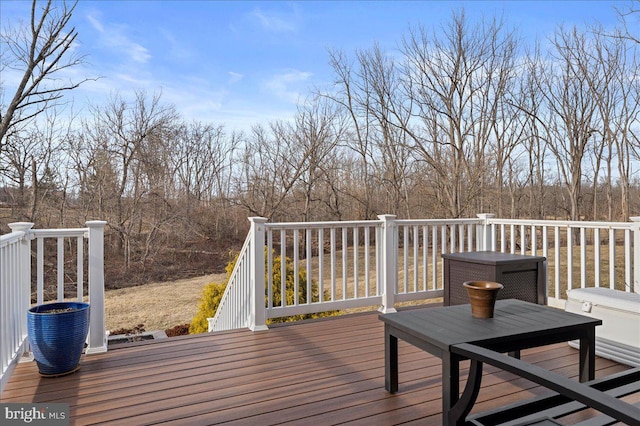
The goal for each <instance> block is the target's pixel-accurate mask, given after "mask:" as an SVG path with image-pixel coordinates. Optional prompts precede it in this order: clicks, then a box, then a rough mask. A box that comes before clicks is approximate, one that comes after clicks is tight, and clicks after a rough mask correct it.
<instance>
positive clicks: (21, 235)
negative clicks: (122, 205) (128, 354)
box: [0, 221, 107, 390]
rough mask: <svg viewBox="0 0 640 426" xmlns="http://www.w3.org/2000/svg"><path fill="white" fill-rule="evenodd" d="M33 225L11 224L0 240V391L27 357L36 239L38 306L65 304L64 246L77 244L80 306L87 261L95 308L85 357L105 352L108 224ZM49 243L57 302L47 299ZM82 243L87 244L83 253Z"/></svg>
mask: <svg viewBox="0 0 640 426" xmlns="http://www.w3.org/2000/svg"><path fill="white" fill-rule="evenodd" d="M33 225H34V224H33V223H31V222H15V223H10V224H9V228H10V229H11V231H12V232H11V233H9V234H7V235H2V236H0V368H1V371H0V374H1V375H0V390H1V389H2V388H4V385H5V384H6V382H7V381H8V377H9V375H10V373H11V371H12V370H13V368H14V367H15V364H16V363H17V362H18V360H19V359H20V358H21V357H22V355H23V354H24V353H25V352H28V349H29V348H28V336H27V314H26V312H27V310H28V309H29V307H30V306H31V268H32V261H31V257H32V254H31V253H32V241H33V240H35V250H34V251H35V257H36V304H42V303H46V302H52V301H62V300H64V297H65V296H64V295H65V291H64V284H65V282H64V277H65V261H64V244H65V240H68V239H71V240H73V239H75V240H76V252H75V255H76V267H75V272H76V277H77V280H76V281H77V282H76V285H77V291H76V298H77V300H79V301H82V300H83V299H84V298H85V295H84V294H83V291H84V283H85V270H84V264H85V261H86V262H87V265H88V271H87V280H86V281H87V283H88V300H89V302H90V304H91V316H90V323H89V336H88V338H87V347H86V349H85V353H86V354H93V353H101V352H106V350H107V336H106V330H105V319H104V227H105V225H106V222H104V221H87V222H86V225H87V227H86V228H74V229H32V227H33ZM45 239H55V240H56V242H57V247H56V250H57V256H56V258H57V263H56V274H57V277H56V284H57V291H56V298H55V300H45V292H44V283H45V273H44V252H45V250H44V247H45ZM84 240H87V250H86V254H85V247H84Z"/></svg>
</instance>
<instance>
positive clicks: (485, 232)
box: [476, 213, 496, 251]
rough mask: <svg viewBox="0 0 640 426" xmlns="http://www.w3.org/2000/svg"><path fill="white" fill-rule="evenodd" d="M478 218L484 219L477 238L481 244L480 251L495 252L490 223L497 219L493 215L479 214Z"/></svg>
mask: <svg viewBox="0 0 640 426" xmlns="http://www.w3.org/2000/svg"><path fill="white" fill-rule="evenodd" d="M476 216H478V218H480V219H482V225H481V226H480V227H479V229H478V233H477V235H476V238H477V239H478V241H479V242H480V248H479V250H482V251H486V250H493V249H494V247H493V232H491V224H490V223H489V219H493V218H494V217H496V215H495V214H493V213H478V214H476Z"/></svg>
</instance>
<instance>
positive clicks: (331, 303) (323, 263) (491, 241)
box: [210, 214, 640, 330]
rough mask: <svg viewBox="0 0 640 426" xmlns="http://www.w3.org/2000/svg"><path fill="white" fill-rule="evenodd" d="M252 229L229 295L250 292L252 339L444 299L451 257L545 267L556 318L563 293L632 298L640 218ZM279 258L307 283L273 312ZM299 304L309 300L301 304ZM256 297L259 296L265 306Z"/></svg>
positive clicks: (389, 221) (488, 218)
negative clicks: (315, 319)
mask: <svg viewBox="0 0 640 426" xmlns="http://www.w3.org/2000/svg"><path fill="white" fill-rule="evenodd" d="M256 220H259V225H263V226H258V224H257V223H256V222H255V221H256ZM250 221H251V222H252V230H251V231H250V233H249V235H248V237H247V238H248V240H250V241H249V242H247V243H246V244H247V245H248V246H249V247H250V249H247V250H243V253H242V254H241V258H240V259H239V260H238V263H240V262H242V261H243V260H242V257H243V256H246V258H247V260H246V263H243V265H245V267H249V270H246V269H242V270H240V269H239V270H238V271H234V273H233V274H232V277H231V279H230V281H229V282H230V284H229V286H239V287H243V288H246V287H247V286H249V287H250V290H249V295H248V296H247V297H248V298H250V299H251V300H250V301H245V302H243V303H250V304H251V309H252V314H247V317H246V318H245V319H243V321H240V322H241V323H243V324H249V325H248V327H249V328H251V329H252V330H260V329H265V328H266V320H268V319H270V318H277V317H284V316H291V315H301V314H310V313H317V312H325V311H331V310H336V309H350V308H361V307H364V306H377V307H379V310H380V311H382V312H393V311H394V310H395V306H396V304H397V303H400V302H411V301H416V300H428V299H433V298H437V297H442V296H443V293H444V292H443V287H444V271H443V267H442V261H441V258H442V255H443V254H447V253H456V252H468V251H482V250H492V251H499V252H508V253H520V254H529V255H533V256H537V255H542V256H544V257H546V258H547V261H546V262H545V269H546V274H545V276H546V279H547V280H548V282H547V287H549V285H551V286H552V287H551V289H552V291H551V292H550V293H549V299H548V300H549V301H548V304H549V305H551V306H555V307H559V308H564V305H565V303H566V294H565V292H566V290H568V289H571V288H576V287H577V286H580V287H600V286H604V285H606V286H608V287H610V288H615V289H618V290H622V291H628V292H629V291H635V292H638V293H640V217H632V218H631V222H598V221H593V222H587V221H556V220H529V219H526V220H522V219H499V218H495V217H494V215H492V214H478V215H477V217H476V218H462V219H397V218H396V217H395V216H394V215H381V216H378V220H363V221H337V222H336V221H333V222H299V223H292V222H285V223H269V222H268V221H267V219H266V218H250ZM258 230H259V231H258ZM603 252H606V253H607V255H606V256H603V255H602V253H603ZM265 254H266V257H264V255H265ZM576 255H577V259H578V260H577V261H576ZM277 257H279V259H280V262H281V265H280V267H281V270H284V269H285V268H286V267H287V262H290V263H292V265H293V270H294V271H298V272H300V271H304V276H306V277H307V280H306V288H301V285H302V283H301V282H299V273H296V274H294V278H293V279H294V283H293V288H294V291H293V294H294V300H293V301H289V302H287V301H286V298H281V302H280V304H278V305H276V304H274V297H273V296H274V291H273V289H274V286H276V287H275V288H278V289H279V290H280V293H281V294H284V293H285V292H286V286H287V283H286V277H285V276H284V275H285V274H281V278H282V281H281V282H277V283H274V282H273V271H272V270H271V268H272V267H273V262H274V259H276V258H277ZM251 265H253V266H251ZM265 265H266V268H267V269H266V270H265V269H264V268H265ZM236 266H237V265H236ZM576 273H577V275H576ZM240 274H242V276H241V275H240ZM265 276H266V279H265ZM577 276H579V277H580V281H579V283H578V282H577V281H576V279H575V277H577ZM251 280H253V281H252V282H250V281H251ZM563 283H564V285H563ZM290 285H291V284H290ZM228 291H229V292H230V293H231V291H232V289H228ZM314 291H315V293H314ZM299 294H307V295H312V294H314V295H313V296H309V297H307V299H306V300H299V298H298V295H299ZM260 295H264V296H266V303H265V304H264V305H261V303H262V296H260ZM228 309H229V308H226V307H223V308H219V311H218V312H217V313H216V317H219V318H222V317H224V316H225V315H231V313H225V311H227V310H228ZM262 318H263V319H264V321H265V322H262V320H261V319H262ZM216 321H218V322H221V320H220V319H217V320H216ZM237 324H238V322H236V325H237ZM215 329H216V330H220V329H225V328H221V327H216V328H215ZM210 330H211V328H210Z"/></svg>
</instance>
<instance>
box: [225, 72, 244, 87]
mask: <svg viewBox="0 0 640 426" xmlns="http://www.w3.org/2000/svg"><path fill="white" fill-rule="evenodd" d="M227 74H228V75H229V84H235V83H237V82H239V81H240V80H242V79H243V78H244V75H242V74H240V73H237V72H233V71H229V72H228V73H227Z"/></svg>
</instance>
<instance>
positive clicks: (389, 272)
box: [376, 214, 398, 314]
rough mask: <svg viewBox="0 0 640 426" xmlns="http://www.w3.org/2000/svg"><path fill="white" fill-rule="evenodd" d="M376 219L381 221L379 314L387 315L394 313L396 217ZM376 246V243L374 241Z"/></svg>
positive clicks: (390, 215) (383, 216) (396, 259)
mask: <svg viewBox="0 0 640 426" xmlns="http://www.w3.org/2000/svg"><path fill="white" fill-rule="evenodd" d="M378 219H380V220H381V221H382V233H381V234H382V241H381V242H380V244H382V256H381V257H382V259H381V260H382V265H381V266H382V268H381V272H382V288H383V289H384V293H383V294H382V306H381V307H380V309H379V310H380V312H382V313H383V314H388V313H391V312H396V308H395V294H396V288H397V287H398V286H397V280H398V268H397V264H398V263H397V261H398V247H397V244H396V238H395V237H396V224H395V219H396V216H395V215H392V214H383V215H379V216H378ZM376 244H378V242H377V241H376Z"/></svg>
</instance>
